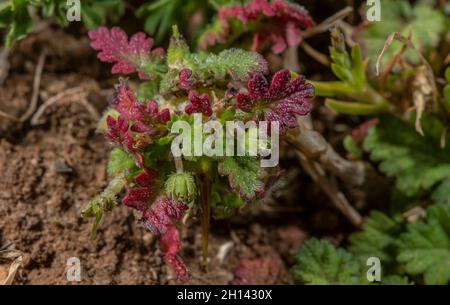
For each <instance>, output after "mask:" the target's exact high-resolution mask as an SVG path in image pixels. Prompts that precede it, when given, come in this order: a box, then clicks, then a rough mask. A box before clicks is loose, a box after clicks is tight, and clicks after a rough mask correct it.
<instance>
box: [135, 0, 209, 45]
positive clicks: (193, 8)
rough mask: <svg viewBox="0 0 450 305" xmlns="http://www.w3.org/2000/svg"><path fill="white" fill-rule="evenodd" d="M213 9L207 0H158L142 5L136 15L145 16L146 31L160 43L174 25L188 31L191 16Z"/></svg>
mask: <svg viewBox="0 0 450 305" xmlns="http://www.w3.org/2000/svg"><path fill="white" fill-rule="evenodd" d="M211 9H212V6H211V4H210V3H209V1H207V0H196V1H186V0H157V1H147V3H145V4H143V5H141V6H140V7H139V9H138V10H137V11H136V16H137V17H138V18H145V23H144V28H145V31H146V32H147V33H148V34H149V35H151V36H152V37H154V38H155V41H156V43H157V44H158V43H160V42H161V41H162V40H163V39H164V38H165V37H166V36H167V35H168V33H169V31H170V28H171V27H172V25H174V24H178V25H179V26H180V28H181V29H185V30H186V31H187V27H188V19H189V17H192V15H193V14H194V13H196V12H198V11H202V12H203V13H210V11H211ZM186 34H188V33H186ZM189 34H195V33H189Z"/></svg>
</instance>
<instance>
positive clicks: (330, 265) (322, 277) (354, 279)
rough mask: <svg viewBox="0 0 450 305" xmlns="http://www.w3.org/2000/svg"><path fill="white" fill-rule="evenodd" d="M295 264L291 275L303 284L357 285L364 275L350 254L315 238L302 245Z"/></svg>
mask: <svg viewBox="0 0 450 305" xmlns="http://www.w3.org/2000/svg"><path fill="white" fill-rule="evenodd" d="M295 262H296V264H295V266H294V268H293V269H292V273H293V275H294V278H295V280H296V281H297V282H299V283H303V284H321V285H325V284H359V283H361V279H362V276H363V275H365V272H363V271H362V270H361V268H360V265H359V262H358V261H357V260H355V259H354V257H353V256H352V255H351V254H350V253H348V252H347V251H345V250H344V249H337V248H335V247H334V246H333V245H332V244H331V243H330V242H328V241H323V240H317V239H315V238H312V239H310V240H308V241H306V242H305V243H304V244H303V245H302V247H301V248H300V250H299V251H298V252H297V254H296V255H295Z"/></svg>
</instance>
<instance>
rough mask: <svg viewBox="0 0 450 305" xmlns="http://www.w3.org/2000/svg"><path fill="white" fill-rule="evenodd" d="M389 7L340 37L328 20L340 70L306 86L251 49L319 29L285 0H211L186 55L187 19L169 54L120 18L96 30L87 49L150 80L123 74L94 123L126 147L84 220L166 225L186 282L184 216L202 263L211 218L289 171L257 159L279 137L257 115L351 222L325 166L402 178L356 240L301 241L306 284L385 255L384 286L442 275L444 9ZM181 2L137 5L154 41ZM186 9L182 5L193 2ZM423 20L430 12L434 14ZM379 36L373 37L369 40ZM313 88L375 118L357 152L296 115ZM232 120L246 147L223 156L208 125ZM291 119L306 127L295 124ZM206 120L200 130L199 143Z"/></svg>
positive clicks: (339, 276)
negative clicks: (197, 233)
mask: <svg viewBox="0 0 450 305" xmlns="http://www.w3.org/2000/svg"><path fill="white" fill-rule="evenodd" d="M175 2H178V1H174V2H173V3H175ZM213 2H214V3H213ZM383 2H384V3H385V4H386V7H388V8H390V9H389V12H388V14H389V15H390V16H391V15H392V16H391V17H390V18H392V20H390V21H389V22H387V23H386V24H384V25H382V24H381V23H380V24H373V23H371V24H369V23H367V22H363V24H362V25H361V26H359V27H357V29H356V30H352V31H350V33H349V31H348V29H347V31H346V35H345V36H344V34H343V33H341V31H340V29H341V27H342V24H341V26H338V27H336V28H334V29H333V30H332V31H331V46H330V57H331V65H330V69H331V72H332V73H333V74H334V75H335V76H336V78H337V80H334V81H306V80H305V79H304V78H303V77H302V76H299V75H297V74H296V73H295V72H294V71H290V70H287V69H285V70H281V71H278V72H276V73H274V75H273V76H272V77H270V76H269V74H270V72H269V68H268V63H267V62H266V61H265V60H264V58H263V57H262V56H261V55H260V54H258V53H255V52H253V51H255V50H258V51H261V50H263V48H264V47H265V46H268V45H270V46H271V47H272V48H271V49H272V51H273V53H276V54H280V53H282V52H283V51H285V50H287V48H291V49H295V47H296V46H297V45H299V44H300V43H301V41H302V35H301V34H302V30H303V29H305V28H308V27H313V26H314V24H315V23H314V21H313V19H312V18H311V16H310V15H309V13H308V12H307V11H306V10H304V9H303V8H301V7H300V6H298V5H295V4H292V3H290V2H286V1H282V0H275V1H268V0H251V1H238V2H236V1H228V0H224V1H220V3H219V1H208V4H209V5H212V6H213V7H214V8H215V9H216V10H217V11H218V16H217V18H216V19H215V20H214V21H213V23H212V24H210V25H209V26H208V28H207V29H206V30H205V31H204V33H203V34H202V35H201V36H200V37H199V43H198V46H199V49H200V51H198V52H193V51H191V49H190V48H189V46H188V45H187V43H186V41H185V39H184V38H183V36H182V35H181V34H180V33H179V30H178V27H177V26H174V27H173V28H172V31H173V34H172V37H171V39H170V43H169V46H168V48H167V50H166V51H165V50H163V49H162V48H154V47H153V40H152V39H151V38H149V37H147V36H146V35H145V34H144V33H137V34H134V35H133V36H131V37H130V38H128V36H127V35H126V33H125V32H124V31H123V30H121V29H120V28H118V27H114V28H112V29H107V28H105V27H100V28H98V29H96V30H92V31H91V32H90V33H89V36H90V38H91V46H92V47H93V48H94V49H95V50H97V51H99V54H98V58H99V59H100V60H102V61H104V62H109V63H112V64H114V65H113V68H112V73H120V74H137V76H138V78H139V82H137V84H136V82H131V81H129V80H127V79H121V80H120V82H119V84H118V85H117V86H116V88H115V93H114V96H113V98H112V99H111V104H110V108H109V109H108V110H107V111H106V112H105V114H104V116H103V118H102V120H101V121H100V123H99V128H98V129H99V131H102V132H104V133H105V136H106V138H107V139H108V140H109V141H110V142H111V143H113V144H114V145H115V147H114V149H113V150H112V152H111V156H110V161H109V164H108V174H109V176H110V183H109V185H108V186H107V187H106V188H105V190H104V191H103V192H102V193H100V194H99V195H98V196H96V197H95V198H94V199H93V200H92V201H91V202H90V203H89V205H88V206H87V207H86V208H85V209H84V210H83V216H85V217H94V218H95V220H94V225H93V229H92V237H95V234H96V231H97V229H98V225H99V223H100V221H101V219H102V217H103V215H104V213H105V212H107V211H110V210H111V209H112V208H113V207H115V206H116V205H118V204H119V203H123V204H124V205H125V206H127V207H130V208H132V209H134V210H137V211H138V212H139V213H140V214H141V223H142V224H143V225H144V227H146V228H147V229H149V230H150V231H151V232H152V233H153V234H155V235H158V236H160V248H161V249H162V250H163V251H164V252H165V253H166V261H167V262H168V263H169V264H170V265H171V266H172V267H173V269H174V270H175V272H176V274H177V276H178V279H179V280H181V281H187V280H189V277H190V275H189V271H188V269H187V267H186V265H185V264H184V262H183V261H182V259H181V258H180V256H179V252H180V250H181V239H180V234H179V227H180V226H181V225H184V224H185V223H186V222H187V221H189V220H190V219H192V218H193V217H194V216H196V215H198V216H199V218H200V221H201V225H202V233H203V238H202V251H203V263H204V264H206V262H207V248H208V232H209V225H210V219H211V217H216V218H224V217H230V216H232V215H233V213H234V212H235V211H236V210H237V209H240V208H242V207H244V206H247V205H250V204H251V203H254V202H256V201H258V200H259V199H261V198H263V197H265V196H266V195H267V194H268V192H269V190H270V188H271V186H272V185H273V184H274V183H275V181H276V180H277V179H278V177H279V176H280V169H279V168H278V167H261V161H263V160H264V159H265V158H264V156H266V157H267V154H262V155H261V154H260V155H258V154H252V153H249V152H248V151H247V149H248V148H250V147H252V146H253V147H254V148H255V147H257V148H256V150H258V151H260V152H262V151H265V152H267V148H269V150H270V149H275V148H276V147H275V146H274V145H275V144H274V143H275V142H276V141H275V142H273V141H272V140H274V139H275V140H276V139H277V137H275V136H274V133H271V136H270V137H267V138H265V139H263V140H267V141H262V142H266V144H267V143H269V142H270V145H266V146H265V147H261V141H260V140H261V139H256V138H255V133H254V130H252V128H246V127H248V126H250V125H248V126H247V125H245V124H247V123H251V122H255V123H256V124H257V125H256V126H258V127H259V131H261V130H263V131H265V132H272V131H274V130H275V131H276V130H279V133H280V135H281V138H282V139H285V140H286V141H287V142H288V143H290V144H293V147H294V148H295V149H296V150H297V154H298V156H299V160H300V162H301V165H302V167H303V169H304V170H305V171H306V172H307V173H308V174H309V175H310V176H311V177H312V178H313V179H314V181H315V182H317V184H320V187H321V188H322V189H323V190H324V192H325V193H326V194H327V195H328V197H329V198H330V200H331V201H332V202H333V203H334V204H335V206H336V207H337V208H338V209H340V210H341V212H343V214H344V215H345V216H346V217H347V218H348V219H349V220H350V221H351V222H352V223H353V224H354V225H355V226H358V227H359V226H360V225H361V224H362V222H363V221H362V220H363V218H362V217H361V216H360V215H359V213H358V212H357V211H356V209H354V208H353V207H352V206H351V205H350V204H349V203H348V201H347V199H346V198H345V196H344V194H343V193H342V192H341V191H340V190H338V189H337V187H336V183H335V181H334V180H333V179H330V180H332V182H330V180H328V177H327V174H328V173H329V174H330V176H331V174H332V175H335V176H337V177H339V178H340V180H341V182H343V184H346V185H349V186H350V187H362V186H363V185H364V184H366V183H368V182H370V178H371V175H373V176H376V175H377V173H374V172H375V171H374V170H373V169H372V167H371V165H370V164H369V161H371V162H372V163H373V164H375V165H378V169H379V173H381V174H384V176H385V178H386V179H392V180H393V181H395V182H394V183H393V184H392V188H391V194H390V202H389V205H388V209H387V210H386V211H384V212H381V211H373V212H372V213H371V214H370V216H369V217H368V218H367V219H366V220H365V222H364V223H363V224H362V230H361V231H360V232H356V233H354V234H353V235H351V236H350V238H349V240H348V247H347V248H346V249H344V248H336V247H335V246H333V245H332V244H331V243H329V242H325V241H319V240H316V239H312V240H309V241H307V242H306V243H305V244H304V245H303V246H302V247H301V248H300V250H299V252H298V254H297V256H296V265H295V266H294V268H293V269H292V272H293V275H294V277H295V279H296V281H297V282H299V283H307V284H309V283H312V284H328V283H332V284H369V283H370V282H369V281H368V279H367V277H366V272H365V270H366V267H367V265H366V262H367V259H368V258H369V257H377V258H379V259H380V260H381V261H382V266H383V267H382V268H383V277H382V280H381V284H410V283H425V284H444V283H447V282H448V281H449V280H450V269H449V268H447V267H448V266H449V263H448V254H449V244H450V243H449V240H450V231H449V228H448V218H449V215H450V212H449V210H448V207H449V202H450V199H449V195H448V194H449V190H450V183H449V181H450V167H449V163H450V159H449V155H450V151H449V148H448V142H449V141H448V140H449V136H448V133H447V130H448V128H449V124H450V123H449V122H450V120H449V119H450V68H447V69H445V65H446V63H447V61H448V56H447V55H446V54H443V53H445V50H448V45H449V41H448V38H445V37H443V36H444V34H445V33H446V31H448V29H449V23H448V21H447V20H444V22H442V23H440V22H438V21H440V20H441V19H445V18H444V12H443V11H442V10H441V9H440V8H439V7H438V6H432V5H429V4H427V5H426V4H424V3H422V2H420V3H418V4H416V5H410V4H409V2H407V1H398V2H395V3H388V4H387V2H385V1H383ZM173 3H169V2H168V1H163V0H161V1H157V2H155V3H152V4H148V3H147V4H144V5H143V6H142V8H141V9H140V14H139V15H141V16H146V14H148V13H149V12H155V15H154V16H148V19H147V22H146V23H147V24H146V28H147V30H148V31H150V32H152V33H156V35H157V37H158V39H159V40H161V39H162V37H164V35H165V33H166V32H167V29H168V21H164V20H163V18H162V16H163V15H164V14H165V13H168V14H169V17H170V18H169V19H168V20H172V19H174V18H175V17H174V16H176V14H175V11H176V7H175V4H173ZM197 4H198V3H197ZM191 5H192V6H186V8H185V9H186V10H189V9H192V7H195V5H196V4H192V3H191ZM205 5H206V4H205ZM145 12H146V13H145ZM176 12H177V14H178V13H179V11H176ZM426 16H428V17H430V18H431V19H433V20H428V21H427V22H426V21H425V20H424V19H426V18H425V17H426ZM428 17H427V18H428ZM430 18H428V19H430ZM427 24H429V26H430V27H431V28H433V29H434V30H433V35H431V36H429V37H428V36H426V34H424V32H423V30H422V28H423V26H426V25H427ZM316 30H317V29H316ZM350 36H351V37H350ZM353 39H355V40H353ZM381 40H382V42H381ZM371 43H374V44H375V45H376V46H377V47H375V48H373V49H372V48H370V47H369V45H370V44H371ZM347 45H350V47H348V46H347ZM236 46H239V47H242V48H243V49H237V48H235V47H236ZM250 50H251V51H250ZM378 72H381V73H380V75H378V74H377V73H378ZM315 92H316V95H317V96H319V97H324V98H325V105H326V106H327V107H329V108H330V109H332V110H334V111H336V112H338V113H339V114H342V115H347V116H352V117H355V116H361V117H369V118H370V119H369V120H367V121H365V122H364V123H363V124H362V125H361V126H359V127H357V128H356V129H354V130H353V132H352V134H351V135H350V134H349V135H348V136H347V137H346V138H345V139H344V141H343V145H344V147H345V148H346V149H347V151H348V152H349V153H350V155H351V157H352V160H346V159H343V158H342V157H340V155H339V154H337V153H336V151H335V150H333V148H332V146H331V145H330V144H329V143H327V141H326V140H325V139H324V138H323V137H322V136H321V135H320V133H318V132H315V131H313V130H312V127H311V128H309V127H305V126H306V125H307V124H303V123H302V124H300V126H299V123H298V120H297V119H298V118H297V116H305V115H307V114H309V113H310V112H311V110H312V104H311V100H312V98H313V96H314V94H315ZM411 110H415V111H411ZM359 120H360V119H358V121H359ZM230 121H231V122H242V124H243V125H241V127H238V128H237V129H236V130H232V132H231V133H232V135H233V136H234V135H235V134H237V135H238V136H239V137H240V138H241V139H244V141H242V142H240V141H239V140H238V141H235V140H234V138H233V142H232V143H233V145H232V146H233V152H234V149H235V148H236V149H237V150H238V151H239V150H241V151H243V152H244V153H241V154H237V155H236V154H223V155H221V154H214V153H211V152H213V151H215V152H217V151H222V152H223V151H226V150H227V146H226V145H224V143H225V142H226V143H227V144H228V142H227V141H226V139H228V138H227V137H228V136H230V134H229V133H227V132H218V133H217V132H216V129H215V128H213V127H211V126H212V125H211V124H212V123H213V122H217V123H219V124H221V125H223V124H225V123H226V122H230ZM302 122H303V121H302ZM305 122H306V121H305ZM180 126H181V127H180ZM205 126H208V127H206V128H205ZM296 127H299V128H298V130H297V131H298V134H296V133H295V132H289V130H292V129H295V128H296ZM185 130H194V133H193V134H192V137H191V135H190V134H189V135H188V136H187V137H181V138H180V135H184V133H185ZM181 131H182V132H181ZM196 131H197V132H198V133H197V135H198V134H203V136H204V140H203V139H202V140H201V141H200V145H199V146H197V144H196ZM180 139H183V140H182V141H180ZM181 142H182V148H181V147H180V145H179V144H181ZM254 144H255V145H254ZM174 147H175V148H177V147H178V150H177V149H175V150H174ZM264 148H266V150H264ZM180 151H182V152H183V153H182V154H180ZM192 151H193V152H194V153H191V154H186V153H185V152H192ZM249 151H251V149H250V150H249ZM175 152H178V153H175ZM196 152H197V153H196ZM205 152H206V153H205ZM272 153H273V151H272ZM370 170H371V171H370ZM325 171H327V173H325ZM368 173H369V174H368ZM366 186H367V185H366ZM369 187H372V188H373V187H374V186H373V185H370V186H369ZM387 197H389V195H387ZM411 215H412V216H411ZM259 265H265V266H266V267H267V268H268V269H277V268H278V267H276V265H277V264H276V263H273V262H272V261H271V260H267V261H266V260H261V261H255V262H251V263H250V262H247V263H245V264H243V266H242V267H241V268H240V272H239V273H240V276H238V278H239V277H241V278H242V279H241V280H239V279H238V280H236V281H235V282H242V283H244V282H245V283H247V282H249V281H250V280H249V278H252V277H253V273H255V274H257V272H253V271H252V270H250V269H252V268H253V267H254V266H259ZM255 268H256V267H255Z"/></svg>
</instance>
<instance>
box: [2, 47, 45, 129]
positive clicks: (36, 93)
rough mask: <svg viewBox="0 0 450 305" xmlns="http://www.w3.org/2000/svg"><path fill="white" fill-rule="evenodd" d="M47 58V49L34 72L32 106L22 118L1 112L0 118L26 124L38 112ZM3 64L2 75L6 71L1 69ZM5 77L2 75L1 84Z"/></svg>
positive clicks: (43, 50) (42, 52) (43, 51)
mask: <svg viewBox="0 0 450 305" xmlns="http://www.w3.org/2000/svg"><path fill="white" fill-rule="evenodd" d="M2 56H4V55H3V54H1V55H0V57H2ZM46 56H47V51H46V49H45V48H44V49H42V51H41V54H40V55H39V59H38V62H37V65H36V70H35V72H34V78H33V92H32V95H31V100H30V104H29V106H28V109H27V111H26V112H25V113H24V114H23V115H22V116H21V117H20V118H16V117H15V116H12V115H10V114H7V113H5V112H3V111H0V116H2V117H4V118H7V119H9V120H12V121H16V122H21V123H23V122H25V121H27V120H28V119H29V118H30V117H31V116H32V115H33V113H34V111H35V110H36V107H37V102H38V99H39V88H40V86H41V78H42V71H43V69H44V64H45V58H46ZM1 61H3V59H2V58H0V62H1ZM1 65H2V64H1V63H0V70H1V71H0V74H2V73H3V72H4V71H3V69H4V67H1ZM2 77H3V75H0V84H1V83H2V82H3V79H2Z"/></svg>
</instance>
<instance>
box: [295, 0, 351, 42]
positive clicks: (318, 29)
mask: <svg viewBox="0 0 450 305" xmlns="http://www.w3.org/2000/svg"><path fill="white" fill-rule="evenodd" d="M351 12H353V7H351V6H347V7H345V8H343V9H342V10H340V11H339V12H337V13H336V14H334V15H332V16H330V17H328V18H327V19H325V20H324V21H322V22H321V23H320V24H318V25H316V26H315V27H312V28H309V29H307V30H305V31H303V32H302V38H303V39H306V38H310V37H312V36H315V35H318V34H321V33H324V32H326V31H328V30H329V29H330V28H331V27H332V26H334V25H335V24H336V22H338V21H340V20H343V19H344V18H345V17H347V16H348V15H349V14H350V13H351Z"/></svg>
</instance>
